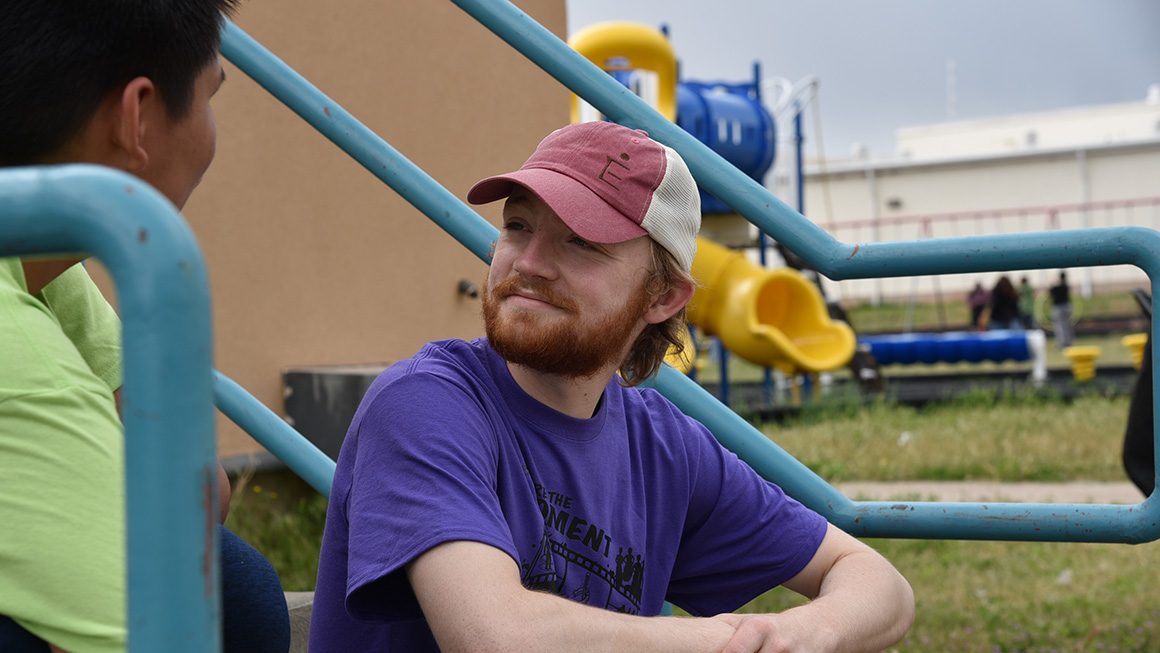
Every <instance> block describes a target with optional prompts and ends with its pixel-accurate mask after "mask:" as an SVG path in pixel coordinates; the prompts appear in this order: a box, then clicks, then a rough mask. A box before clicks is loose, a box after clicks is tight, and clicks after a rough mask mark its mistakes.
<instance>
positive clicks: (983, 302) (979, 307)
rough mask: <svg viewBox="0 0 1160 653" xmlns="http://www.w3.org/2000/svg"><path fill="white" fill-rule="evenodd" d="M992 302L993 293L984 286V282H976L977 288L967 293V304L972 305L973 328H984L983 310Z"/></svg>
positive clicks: (980, 329)
mask: <svg viewBox="0 0 1160 653" xmlns="http://www.w3.org/2000/svg"><path fill="white" fill-rule="evenodd" d="M990 302H991V293H989V292H987V291H986V290H985V289H984V288H983V284H981V283H976V284H975V289H974V290H972V291H971V292H970V293H969V294H968V295H967V306H970V307H971V328H973V329H977V330H979V331H982V330H983V322H982V318H983V310H984V309H985V308H987V304H989V303H990Z"/></svg>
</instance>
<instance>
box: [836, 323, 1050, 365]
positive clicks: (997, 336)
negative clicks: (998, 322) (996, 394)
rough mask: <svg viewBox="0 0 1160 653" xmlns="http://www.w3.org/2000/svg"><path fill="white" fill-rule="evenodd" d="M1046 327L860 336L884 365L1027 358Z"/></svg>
mask: <svg viewBox="0 0 1160 653" xmlns="http://www.w3.org/2000/svg"><path fill="white" fill-rule="evenodd" d="M1035 334H1038V338H1042V337H1043V332H1042V331H1038V330H1035V331H1007V330H996V331H985V332H982V333H979V332H974V331H952V332H948V333H899V334H889V335H877V336H859V337H858V343H859V344H861V345H867V346H869V348H870V354H871V355H872V356H874V358H875V360H877V361H878V363H879V364H881V365H895V364H898V365H913V364H915V363H926V364H932V363H959V362H964V361H965V362H969V363H979V362H982V361H994V362H997V363H1001V362H1003V361H1009V360H1012V361H1025V360H1031V359H1032V358H1033V357H1034V356H1035V355H1036V349H1037V347H1036V344H1035V341H1036V339H1037V337H1036V335H1035Z"/></svg>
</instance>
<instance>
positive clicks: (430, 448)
mask: <svg viewBox="0 0 1160 653" xmlns="http://www.w3.org/2000/svg"><path fill="white" fill-rule="evenodd" d="M372 391H373V392H374V393H375V394H374V396H373V397H368V399H366V400H364V405H363V406H362V407H361V408H360V411H359V413H360V414H359V415H358V416H356V419H355V425H354V427H352V428H353V429H355V430H352V433H351V434H350V435H348V441H349V439H350V437H352V436H353V437H355V438H356V444H355V446H354V447H353V448H352V449H351V451H350V452H346V451H344V456H341V457H340V460H339V468H340V469H339V475H342V474H344V470H343V469H342V468H343V467H344V466H345V467H347V470H346V471H345V473H346V474H349V493H348V494H347V497H346V510H345V512H346V521H347V524H348V526H349V536H348V545H349V550H348V553H347V555H348V560H347V587H346V591H347V610H348V612H349V613H350V614H351V616H353V617H355V618H357V619H363V620H388V621H392V620H397V619H405V618H413V617H416V616H418V615H419V606H418V603H417V601H416V600H415V598H414V594H413V592H412V591H411V589H410V586H409V584H408V583H407V581H406V577H405V574H404V572H403V567H404V566H405V565H406V564H407V563H409V562H411V561H412V560H414V559H415V558H416V557H418V556H419V555H421V554H422V553H424V552H425V551H427V550H428V549H430V548H432V547H434V546H436V545H438V544H441V543H443V542H450V541H456V540H472V541H478V542H483V543H485V544H489V545H491V546H494V547H496V548H499V549H501V550H503V551H505V552H507V553H508V554H509V555H511V556H512V557H513V558H514V557H515V555H516V553H515V551H516V550H515V546H514V544H513V543H512V538H511V532H510V529H509V528H508V527H507V524H506V521H505V519H504V515H503V511H502V509H501V507H500V504H499V499H498V497H497V493H496V484H497V478H496V476H497V464H498V463H497V461H498V456H499V451H498V444H497V440H496V436H495V432H494V427H493V426H492V425H491V424H490V423H489V421H488V420H487V418H486V414H485V411H484V409H483V404H482V402H481V400H480V398H479V397H478V396H476V395H475V393H474V392H473V391H472V390H471V388H470V387H466V386H464V385H462V384H460V383H458V382H457V381H455V380H452V379H448V378H443V377H440V376H439V375H437V374H428V373H414V374H406V375H404V376H401V377H400V378H396V379H395V380H393V381H390V382H388V383H384V384H382V385H381V386H378V385H376V386H375V387H374V388H372ZM344 447H345V445H344ZM344 457H345V458H347V459H346V460H344V459H343V458H344ZM336 480H337V476H336Z"/></svg>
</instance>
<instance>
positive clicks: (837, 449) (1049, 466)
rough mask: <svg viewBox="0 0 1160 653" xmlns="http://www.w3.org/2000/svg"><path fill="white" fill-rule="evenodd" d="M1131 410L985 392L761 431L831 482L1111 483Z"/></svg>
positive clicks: (821, 410)
mask: <svg viewBox="0 0 1160 653" xmlns="http://www.w3.org/2000/svg"><path fill="white" fill-rule="evenodd" d="M1128 404H1129V400H1128V398H1127V397H1124V396H1120V397H1101V396H1084V397H1079V398H1076V399H1075V400H1074V401H1071V402H1063V401H1060V400H1057V399H1051V398H1041V397H1020V396H1018V395H1007V396H1004V397H1000V398H998V399H996V398H994V397H993V396H992V395H990V394H989V393H978V394H973V395H968V396H967V397H964V398H962V399H960V400H959V401H957V402H955V403H952V404H932V405H929V406H928V407H927V408H924V409H922V410H919V409H915V408H910V407H906V406H895V405H891V404H887V403H882V402H878V403H872V404H867V405H862V404H861V403H851V402H845V403H826V402H823V403H819V404H815V405H813V406H810V407H808V408H807V409H805V410H803V411H802V413H801V414H800V415H799V416H798V417H797V418H795V419H792V420H790V421H787V422H786V423H785V424H781V425H777V424H770V425H766V426H765V427H764V428H763V431H764V432H765V433H766V434H767V435H769V437H770V438H771V439H772V440H773V441H774V442H776V443H777V444H778V445H780V446H781V447H782V448H783V449H785V450H786V451H788V452H789V453H790V454H792V455H793V456H794V457H795V458H797V459H798V460H800V461H802V462H803V463H804V464H805V465H806V466H808V467H809V468H810V469H812V470H814V471H815V472H816V473H817V474H818V475H820V476H822V477H823V478H825V479H826V480H828V481H831V482H836V481H901V480H986V481H1077V480H1091V481H1112V480H1117V481H1118V480H1124V478H1125V477H1124V471H1123V468H1122V466H1121V464H1120V443H1121V441H1122V439H1123V433H1124V428H1125V426H1126V424H1127V415H1128Z"/></svg>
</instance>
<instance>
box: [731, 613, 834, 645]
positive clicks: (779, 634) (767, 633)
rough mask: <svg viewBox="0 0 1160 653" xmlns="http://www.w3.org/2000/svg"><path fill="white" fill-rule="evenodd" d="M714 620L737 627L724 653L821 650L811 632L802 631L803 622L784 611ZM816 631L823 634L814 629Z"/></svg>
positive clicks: (738, 615)
mask: <svg viewBox="0 0 1160 653" xmlns="http://www.w3.org/2000/svg"><path fill="white" fill-rule="evenodd" d="M713 618H714V619H716V620H718V621H723V622H725V623H727V624H729V625H730V626H732V627H733V628H734V629H735V631H736V632H735V633H734V634H733V639H731V640H729V643H728V644H726V645H725V648H724V649H722V651H721V653H758V652H760V653H789V652H791V651H807V650H808V651H813V650H817V648H818V645H819V643H818V642H810V641H809V640H811V639H815V638H811V637H810V634H811V633H810V632H809V631H807V632H798V631H799V630H800V628H799V624H797V623H794V620H793V619H792V618H786V617H783V615H780V614H719V615H717V616H715V617H713ZM814 634H821V633H820V632H819V630H818V629H814Z"/></svg>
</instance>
